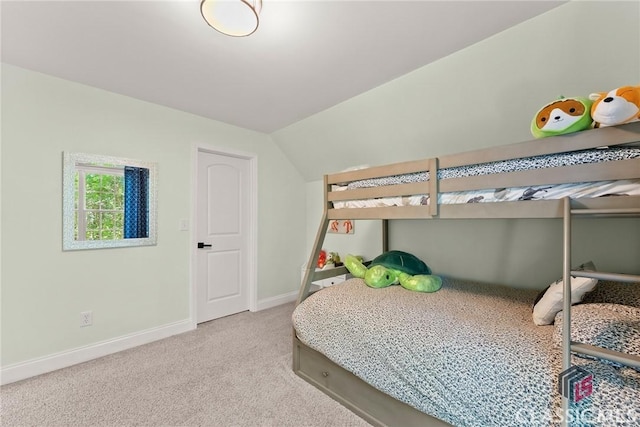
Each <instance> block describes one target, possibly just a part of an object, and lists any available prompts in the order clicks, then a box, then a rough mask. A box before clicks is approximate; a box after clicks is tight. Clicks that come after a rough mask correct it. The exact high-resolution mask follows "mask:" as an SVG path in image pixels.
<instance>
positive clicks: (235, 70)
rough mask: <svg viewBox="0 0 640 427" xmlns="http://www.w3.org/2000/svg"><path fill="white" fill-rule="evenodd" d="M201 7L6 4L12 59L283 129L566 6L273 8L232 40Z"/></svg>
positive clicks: (326, 4) (195, 3)
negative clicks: (246, 33)
mask: <svg viewBox="0 0 640 427" xmlns="http://www.w3.org/2000/svg"><path fill="white" fill-rule="evenodd" d="M199 3H200V1H199V0H184V1H162V0H160V1H158V0H156V1H148V0H138V1H87V0H85V1H42V2H39V1H7V0H2V9H1V16H2V61H3V62H6V63H9V64H13V65H17V66H20V67H24V68H27V69H31V70H35V71H40V72H43V73H46V74H50V75H54V76H58V77H61V78H64V79H68V80H72V81H76V82H80V83H84V84H87V85H90V86H94V87H98V88H102V89H105V90H108V91H111V92H115V93H119V94H123V95H128V96H131V97H134V98H137V99H141V100H145V101H149V102H153V103H156V104H160V105H165V106H168V107H172V108H175V109H178V110H182V111H187V112H190V113H194V114H197V115H200V116H204V117H209V118H212V119H216V120H219V121H222V122H226V123H229V124H233V125H237V126H240V127H243V128H247V129H253V130H256V131H260V132H265V133H271V132H274V131H276V130H278V129H281V128H283V127H286V126H288V125H290V124H292V123H295V122H297V121H299V120H301V119H304V118H306V117H308V116H310V115H313V114H315V113H317V112H320V111H322V110H325V109H327V108H329V107H331V106H333V105H336V104H338V103H340V102H342V101H344V100H346V99H349V98H351V97H353V96H355V95H358V94H360V93H362V92H365V91H367V90H369V89H372V88H374V87H376V86H379V85H381V84H383V83H385V82H387V81H390V80H392V79H394V78H397V77H399V76H402V75H404V74H406V73H408V72H410V71H412V70H415V69H417V68H419V67H421V66H423V65H426V64H428V63H430V62H432V61H435V60H437V59H439V58H442V57H444V56H446V55H449V54H451V53H453V52H455V51H457V50H460V49H463V48H465V47H467V46H469V45H471V44H473V43H476V42H478V41H480V40H482V39H485V38H487V37H489V36H491V35H493V34H496V33H498V32H500V31H502V30H505V29H507V28H509V27H511V26H514V25H516V24H518V23H520V22H522V21H524V20H527V19H529V18H532V17H534V16H536V15H538V14H540V13H543V12H545V11H547V10H549V9H551V8H554V7H557V6H558V5H560V4H562V3H564V2H563V1H493V2H488V1H479V0H478V1H371V0H369V1H362V0H360V1H358V0H353V1H327V0H325V1H302V0H298V1H280V0H275V1H274V0H264V3H263V10H262V14H261V16H260V20H261V24H260V27H259V28H258V30H257V32H256V33H254V34H253V35H251V36H249V37H246V38H232V37H228V36H224V35H222V34H220V33H218V32H217V31H215V30H213V29H212V28H210V27H209V26H207V24H206V23H205V22H204V20H203V19H202V17H201V15H200V11H199Z"/></svg>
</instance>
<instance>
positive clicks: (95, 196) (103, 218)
mask: <svg viewBox="0 0 640 427" xmlns="http://www.w3.org/2000/svg"><path fill="white" fill-rule="evenodd" d="M76 170H77V173H76V177H75V182H76V183H75V194H76V197H75V200H76V206H75V214H76V215H75V217H76V218H75V219H76V220H75V230H74V238H75V239H76V240H119V239H122V238H123V237H124V168H123V167H122V166H110V165H99V166H98V165H94V164H92V165H88V164H87V165H84V164H78V165H77V166H76Z"/></svg>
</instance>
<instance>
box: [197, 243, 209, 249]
mask: <svg viewBox="0 0 640 427" xmlns="http://www.w3.org/2000/svg"><path fill="white" fill-rule="evenodd" d="M210 247H211V245H205V244H204V242H198V249H202V248H210Z"/></svg>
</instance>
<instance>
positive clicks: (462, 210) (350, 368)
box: [293, 122, 640, 426]
mask: <svg viewBox="0 0 640 427" xmlns="http://www.w3.org/2000/svg"><path fill="white" fill-rule="evenodd" d="M638 150H640V122H636V123H631V124H626V125H622V126H616V127H608V128H601V129H593V130H588V131H583V132H579V133H574V134H570V135H563V136H557V137H550V138H544V139H540V140H533V141H527V142H522V143H517V144H511V145H505V146H499V147H492V148H486V149H481V150H476V151H470V152H465V153H460V154H455V155H447V156H442V157H438V158H430V159H425V160H417V161H409V162H403V163H396V164H391V165H387V166H378V167H372V168H365V169H357V170H352V171H347V172H340V173H335V174H329V175H325V177H324V190H325V191H324V209H323V214H322V218H321V221H320V225H319V228H318V232H317V235H316V239H315V242H314V245H313V249H312V251H311V254H310V257H309V262H308V263H307V265H308V266H313V265H314V264H315V260H317V258H318V255H319V253H320V250H321V249H322V245H323V242H324V237H325V234H326V232H327V228H328V225H329V222H330V221H332V220H340V219H380V220H382V226H383V233H382V234H383V237H382V239H383V241H382V249H383V251H386V250H389V244H388V221H389V220H394V219H425V220H432V219H448V218H452V219H455V218H464V219H474V218H558V219H562V221H563V229H564V235H563V238H564V244H563V246H564V248H563V259H562V261H561V262H560V260H559V262H558V265H562V268H563V270H562V271H563V278H562V279H563V283H564V284H567V283H571V280H572V278H576V277H587V278H592V279H596V280H599V281H600V282H599V283H598V287H601V286H602V287H607V286H609V287H610V288H609V289H613V288H615V287H616V286H617V285H618V284H619V283H621V282H631V283H638V284H640V276H637V275H628V274H626V275H625V274H616V273H603V272H596V271H593V270H581V269H576V268H573V267H572V266H571V228H572V217H575V216H584V215H591V216H607V217H619V216H621V217H635V216H640V155H638ZM611 152H614V153H616V154H613V155H610V153H611ZM585 153H586V155H585ZM593 153H597V154H593ZM600 153H607V154H605V155H604V157H605V159H604V160H600V159H597V158H596V159H593V158H591V157H593V156H595V157H598V156H599V155H600ZM620 154H621V155H620ZM557 156H560V159H559V158H558V157H557ZM585 158H587V160H585ZM540 159H543V161H541V162H539V161H538V160H540ZM563 159H564V160H563ZM567 159H568V160H567ZM514 164H515V165H514ZM522 164H525V166H524V167H522V166H521V165H522ZM531 165H533V166H531ZM556 188H558V189H559V190H560V191H558V192H556V191H555V189H556ZM598 188H599V189H598ZM492 193H493V194H497V193H499V195H500V197H493V198H492V197H485V196H486V195H487V194H489V195H491V194H492ZM506 193H511V194H514V193H515V194H519V196H517V197H503V196H504V195H505V194H506ZM479 194H480V196H479ZM449 196H453V197H449ZM636 267H637V266H634V268H636ZM346 273H348V272H347V271H346V269H344V267H341V268H334V269H331V270H321V271H316V270H315V269H313V268H307V269H306V271H305V274H304V278H303V280H302V284H301V287H300V292H299V296H298V301H297V306H296V309H295V311H294V314H293V325H294V337H293V369H294V371H295V373H296V374H297V375H299V376H300V377H302V378H303V379H305V380H306V381H308V382H310V383H311V384H313V385H315V386H316V387H318V388H319V389H321V390H322V391H324V392H325V393H326V394H328V395H329V396H331V397H333V398H334V399H336V400H338V401H339V402H341V403H342V404H343V405H345V406H347V407H348V408H350V409H351V410H352V411H354V412H355V413H357V414H358V415H360V416H361V417H362V418H364V419H365V420H367V421H368V422H369V423H371V424H373V425H392V426H393V425H396V426H445V425H456V426H457V425H460V426H462V425H465V426H466V425H469V426H476V425H481V426H489V425H501V426H506V425H556V424H560V423H563V424H565V425H569V424H570V421H571V420H572V418H571V416H572V414H571V404H570V402H569V399H568V398H566V397H562V396H561V395H560V394H559V393H558V390H557V389H556V382H557V380H558V375H559V374H560V373H561V372H562V373H565V372H567V371H568V370H569V369H570V368H572V367H573V366H581V367H583V368H584V369H586V370H587V371H588V372H592V373H594V376H597V377H598V378H607V381H601V382H600V383H599V384H598V392H597V393H594V398H593V399H591V400H590V402H591V404H592V405H596V406H597V407H598V408H602V407H604V405H607V404H611V402H618V401H616V399H617V398H618V397H619V396H618V395H617V394H616V393H617V390H618V389H619V387H622V386H624V387H626V389H625V390H630V392H628V393H625V394H624V396H622V397H621V398H620V399H621V400H620V401H619V402H618V403H619V404H621V405H627V406H629V405H630V407H631V411H632V413H627V416H628V417H631V418H632V419H633V421H634V422H640V405H639V404H638V402H639V401H640V354H638V353H637V352H636V349H637V347H636V348H635V349H632V350H631V351H630V350H628V348H627V347H623V348H617V349H612V348H603V347H601V346H600V344H601V343H599V342H591V343H585V342H574V341H572V339H571V337H572V329H571V328H572V325H573V327H574V333H575V332H576V330H575V328H576V325H575V324H574V323H572V318H571V311H572V301H571V295H572V294H571V286H564V289H563V293H562V295H563V298H564V300H563V303H562V312H561V313H559V314H558V316H557V317H556V318H555V322H556V326H554V327H553V328H551V327H539V326H536V325H535V324H534V323H533V322H532V320H531V306H532V303H533V301H534V299H535V297H536V294H537V292H536V291H526V290H514V289H509V288H503V287H500V286H486V285H477V284H474V283H468V282H462V281H457V280H455V279H451V278H444V284H443V287H442V289H441V290H439V291H438V292H436V293H433V294H421V293H416V292H409V291H406V290H404V289H403V288H401V287H395V286H392V287H389V288H384V289H371V288H368V287H366V286H365V285H364V283H363V282H362V280H361V279H350V280H347V281H345V282H343V283H341V284H340V285H339V286H334V287H331V288H325V289H323V290H321V291H318V292H315V293H313V294H312V293H311V292H310V290H311V283H312V282H313V281H316V280H319V279H325V278H328V277H331V276H335V275H341V274H346ZM638 288H640V286H638ZM598 289H599V288H598ZM624 289H627V288H624ZM597 294H599V293H598V292H593V293H592V294H589V295H597ZM600 294H607V292H604V293H602V292H600ZM589 295H588V296H587V298H586V299H585V301H586V300H587V299H588V298H589V297H590V296H589ZM590 298H592V300H589V301H588V302H590V303H592V304H593V307H596V306H597V307H598V308H602V309H603V310H605V309H609V308H610V307H608V306H607V304H610V302H609V301H606V300H598V299H597V298H595V297H593V296H591V297H590ZM593 298H595V299H593ZM623 304H627V302H626V301H623ZM614 305H615V304H614ZM633 305H634V304H633V303H630V305H629V306H628V308H629V310H637V311H632V313H631V316H632V320H633V316H634V313H636V314H637V313H640V298H638V300H637V301H636V303H635V307H633ZM601 306H604V307H601ZM582 307H587V305H584V306H581V308H582ZM624 307H627V306H626V305H625V306H624ZM573 310H576V308H575V306H574V307H573ZM488 312H490V313H491V318H490V320H489V321H487V320H486V317H487V313H488ZM500 313H503V314H500ZM627 314H628V313H627ZM576 316H577V315H576ZM636 317H637V316H636ZM616 319H617V318H616ZM574 320H575V319H574ZM636 323H637V322H636ZM453 325H455V327H452V326H453ZM485 325H486V327H485ZM633 327H635V328H636V330H635V331H636V332H637V328H638V325H637V324H636V325H635V326H634V325H632V329H633ZM636 339H637V337H636ZM489 342H490V343H491V345H488V343H489ZM553 342H556V343H560V346H557V345H553ZM632 344H633V345H636V346H638V345H640V342H634V343H632ZM604 347H606V346H604ZM465 348H466V350H465ZM469 348H471V351H469V350H468V349H469ZM602 361H604V363H603V362H602ZM518 390H520V391H522V390H524V394H519V393H520V391H518ZM625 399H626V400H625ZM629 402H631V404H629ZM558 408H559V409H558ZM558 411H560V412H558ZM611 413H613V412H611ZM541 414H548V415H549V416H547V417H546V418H544V419H541V418H540V416H542V415H541ZM572 425H573V424H572ZM580 425H582V424H580ZM625 425H626V424H625ZM630 425H631V424H630Z"/></svg>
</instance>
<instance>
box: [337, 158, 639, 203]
mask: <svg viewBox="0 0 640 427" xmlns="http://www.w3.org/2000/svg"><path fill="white" fill-rule="evenodd" d="M637 158H640V147H633V146H624V147H603V148H597V149H590V150H580V151H574V152H563V153H554V154H547V155H542V156H533V157H525V158H518V159H509V160H501V161H494V162H487V163H481V164H475V165H465V166H457V167H451V168H445V169H439V170H438V172H437V177H438V180H447V179H457V178H468V177H477V176H485V175H496V174H505V173H512V172H521V171H531V170H540V169H549V168H559V167H566V166H575V165H586V164H596V163H603V162H610V161H620V160H629V159H637ZM429 179H430V172H429V171H422V172H415V173H409V174H402V175H393V176H386V177H379V178H370V179H362V180H357V181H352V182H349V183H347V184H345V185H333V186H332V191H344V190H354V189H361V188H376V187H384V186H392V185H400V184H415V183H421V182H427V181H429ZM612 195H616V196H617V195H640V179H628V180H616V181H612V180H608V181H588V182H579V183H565V184H549V185H533V186H518V187H500V188H486V189H478V190H469V191H455V192H445V193H438V204H460V203H487V202H505V201H524V200H540V199H551V200H557V199H561V198H563V197H572V198H593V197H604V196H612ZM429 203H430V200H429V195H428V194H417V195H407V196H404V197H380V198H373V199H358V200H345V201H334V202H333V206H334V208H336V209H342V208H367V207H386V206H418V205H427V204H429Z"/></svg>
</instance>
